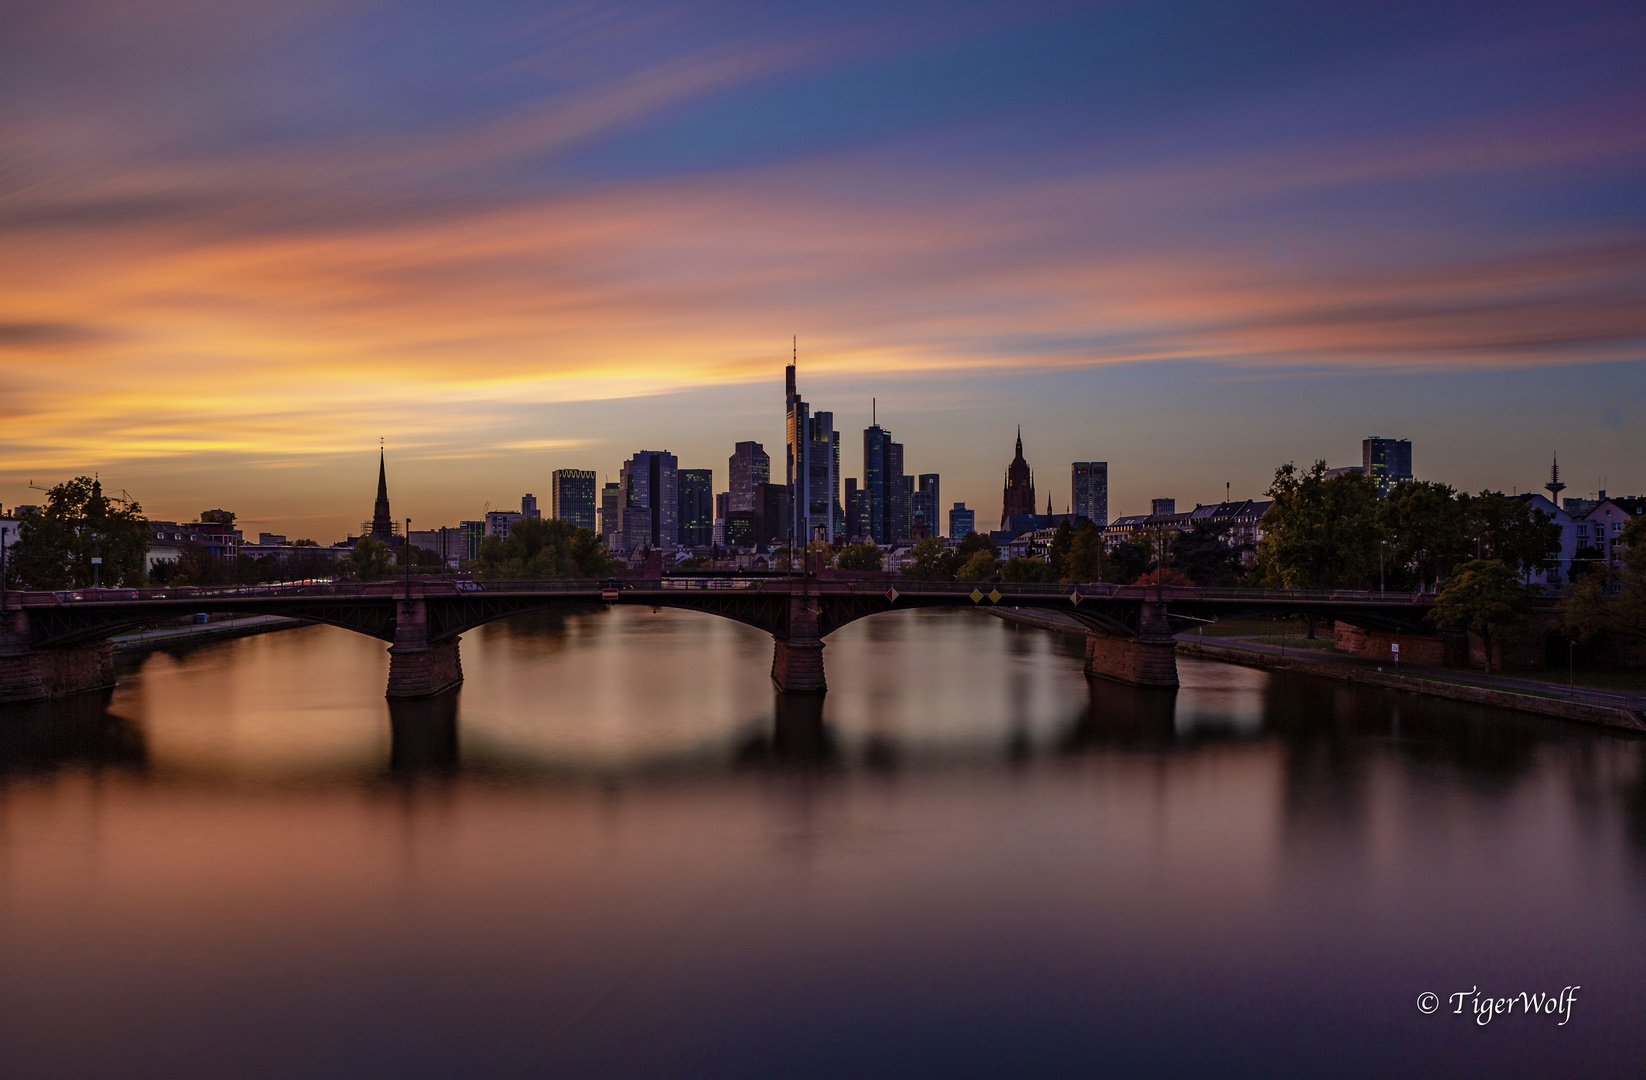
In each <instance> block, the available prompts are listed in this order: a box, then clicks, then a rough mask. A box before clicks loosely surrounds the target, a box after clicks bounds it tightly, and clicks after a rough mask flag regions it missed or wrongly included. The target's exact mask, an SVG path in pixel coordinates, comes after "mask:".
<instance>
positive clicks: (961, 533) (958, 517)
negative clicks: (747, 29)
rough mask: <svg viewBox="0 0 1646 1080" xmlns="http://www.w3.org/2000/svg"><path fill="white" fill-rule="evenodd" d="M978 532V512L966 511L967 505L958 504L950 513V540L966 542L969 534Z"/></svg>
mask: <svg viewBox="0 0 1646 1080" xmlns="http://www.w3.org/2000/svg"><path fill="white" fill-rule="evenodd" d="M976 531H977V512H976V511H974V510H968V509H966V504H965V503H963V502H957V503H955V504H954V507H953V509H951V510H950V511H949V539H951V540H964V539H965V538H966V536H967V535H968V534H969V533H974V532H976Z"/></svg>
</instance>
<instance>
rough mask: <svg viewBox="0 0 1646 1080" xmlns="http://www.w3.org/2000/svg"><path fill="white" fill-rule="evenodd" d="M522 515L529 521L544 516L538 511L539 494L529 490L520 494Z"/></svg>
mask: <svg viewBox="0 0 1646 1080" xmlns="http://www.w3.org/2000/svg"><path fill="white" fill-rule="evenodd" d="M520 516H521V517H523V518H525V519H526V520H527V521H530V520H532V519H533V518H539V517H542V516H543V515H542V514H540V513H538V512H537V496H536V495H533V494H532V493H531V492H529V491H528V492H526V494H524V495H522V496H520Z"/></svg>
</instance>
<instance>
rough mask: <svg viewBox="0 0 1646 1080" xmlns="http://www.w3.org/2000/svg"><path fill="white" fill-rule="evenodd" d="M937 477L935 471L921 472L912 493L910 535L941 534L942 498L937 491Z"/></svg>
mask: <svg viewBox="0 0 1646 1080" xmlns="http://www.w3.org/2000/svg"><path fill="white" fill-rule="evenodd" d="M938 489H939V477H938V474H937V473H921V474H920V479H919V487H918V488H917V489H916V491H915V493H914V505H913V507H912V510H911V514H910V517H911V518H912V519H913V520H912V522H911V528H910V535H912V536H922V537H924V536H942V535H943V523H942V521H940V520H939V518H940V517H941V516H942V515H941V511H942V508H943V498H942V496H941V495H940V494H939V493H938Z"/></svg>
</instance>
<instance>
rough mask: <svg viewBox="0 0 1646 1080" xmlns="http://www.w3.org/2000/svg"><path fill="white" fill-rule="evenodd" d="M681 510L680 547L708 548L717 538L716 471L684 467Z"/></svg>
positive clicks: (679, 505) (679, 508)
mask: <svg viewBox="0 0 1646 1080" xmlns="http://www.w3.org/2000/svg"><path fill="white" fill-rule="evenodd" d="M677 475H678V477H679V498H678V510H677V512H676V517H677V520H678V521H679V530H680V531H679V538H680V546H681V547H708V546H709V544H710V543H711V542H712V541H713V540H714V470H712V469H681V470H680V471H679V473H678V474H677Z"/></svg>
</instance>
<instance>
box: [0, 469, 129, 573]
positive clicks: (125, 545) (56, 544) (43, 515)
mask: <svg viewBox="0 0 1646 1080" xmlns="http://www.w3.org/2000/svg"><path fill="white" fill-rule="evenodd" d="M17 534H18V539H17V542H16V543H15V544H14V545H12V546H11V547H10V548H9V549H7V552H6V574H7V577H8V578H9V580H10V581H11V583H12V584H14V585H19V586H21V587H23V588H26V589H75V588H84V587H86V586H88V585H90V584H92V582H93V581H94V580H95V581H99V582H100V583H101V584H103V585H112V586H124V587H127V588H130V587H135V586H138V585H143V584H146V583H147V580H148V557H147V556H148V550H149V526H148V520H147V519H146V518H144V517H143V508H142V507H141V506H139V505H137V503H135V502H132V503H126V504H124V505H122V504H120V503H117V502H115V501H114V500H113V499H110V498H109V497H108V496H107V495H104V494H103V487H102V485H101V484H99V483H98V482H97V481H96V480H94V479H92V478H91V477H89V476H77V477H75V478H74V479H73V480H65V481H63V482H62V483H61V484H58V485H57V486H55V487H53V488H52V489H51V490H50V491H48V492H47V493H46V505H45V506H44V508H42V509H39V510H25V511H23V513H22V514H21V516H20V517H19V519H18V530H17ZM94 558H100V559H102V560H103V561H102V564H101V567H100V571H101V572H98V569H99V568H98V567H97V565H96V564H94V563H93V562H92V559H94Z"/></svg>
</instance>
